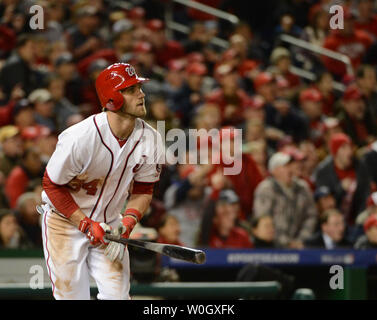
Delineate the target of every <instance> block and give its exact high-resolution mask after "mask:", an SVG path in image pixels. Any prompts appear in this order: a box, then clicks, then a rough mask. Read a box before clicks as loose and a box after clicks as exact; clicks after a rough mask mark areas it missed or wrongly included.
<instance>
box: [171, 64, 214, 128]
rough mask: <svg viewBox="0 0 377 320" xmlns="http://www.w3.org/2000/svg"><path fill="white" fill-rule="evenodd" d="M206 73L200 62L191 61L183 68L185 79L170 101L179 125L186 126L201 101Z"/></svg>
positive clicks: (205, 68)
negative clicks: (179, 122)
mask: <svg viewBox="0 0 377 320" xmlns="http://www.w3.org/2000/svg"><path fill="white" fill-rule="evenodd" d="M206 74H207V67H206V66H205V65H204V64H202V63H200V62H192V63H190V64H188V65H187V66H186V68H185V81H184V84H183V86H182V87H181V88H180V89H179V91H177V92H176V93H175V94H174V95H173V97H172V101H171V107H172V111H173V112H174V113H175V114H176V116H177V117H178V118H179V119H180V121H181V125H182V126H183V127H184V128H187V127H188V126H189V125H190V124H191V121H192V119H193V117H194V115H195V113H196V111H197V108H198V107H199V105H200V104H201V103H203V92H202V84H203V79H204V76H205V75H206Z"/></svg>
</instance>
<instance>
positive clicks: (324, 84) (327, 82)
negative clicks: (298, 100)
mask: <svg viewBox="0 0 377 320" xmlns="http://www.w3.org/2000/svg"><path fill="white" fill-rule="evenodd" d="M333 85H334V79H333V77H332V75H331V73H325V74H324V75H322V77H321V79H320V81H319V82H318V89H319V90H320V91H321V93H322V94H324V95H326V94H328V93H330V92H332V91H333Z"/></svg>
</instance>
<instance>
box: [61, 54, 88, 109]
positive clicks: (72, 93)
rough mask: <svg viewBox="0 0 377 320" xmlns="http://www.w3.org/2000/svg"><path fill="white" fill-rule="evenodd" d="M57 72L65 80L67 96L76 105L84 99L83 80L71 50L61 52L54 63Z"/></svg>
mask: <svg viewBox="0 0 377 320" xmlns="http://www.w3.org/2000/svg"><path fill="white" fill-rule="evenodd" d="M54 66H55V72H56V74H57V75H58V76H59V77H60V78H62V79H63V80H64V82H65V91H64V92H65V96H66V98H67V99H68V100H69V101H70V102H71V103H73V104H74V105H79V104H80V103H82V102H83V101H84V99H83V97H82V87H83V80H82V78H81V76H80V75H79V73H78V72H77V67H76V64H75V63H74V61H73V56H72V54H70V53H69V52H64V53H62V54H60V55H59V56H58V57H57V58H56V60H55V63H54Z"/></svg>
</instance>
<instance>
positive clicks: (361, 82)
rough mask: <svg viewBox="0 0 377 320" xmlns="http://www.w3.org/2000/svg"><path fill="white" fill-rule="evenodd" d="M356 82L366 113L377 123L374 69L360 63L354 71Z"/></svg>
mask: <svg viewBox="0 0 377 320" xmlns="http://www.w3.org/2000/svg"><path fill="white" fill-rule="evenodd" d="M356 84H357V86H358V88H359V89H360V91H361V93H362V95H363V100H364V102H365V105H366V109H367V114H369V115H370V117H371V119H374V120H375V121H374V124H375V125H376V124H377V80H376V70H375V68H374V67H373V66H372V65H367V64H364V65H361V66H360V67H359V68H358V69H357V72H356Z"/></svg>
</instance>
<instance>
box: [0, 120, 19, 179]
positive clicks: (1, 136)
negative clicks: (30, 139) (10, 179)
mask: <svg viewBox="0 0 377 320" xmlns="http://www.w3.org/2000/svg"><path fill="white" fill-rule="evenodd" d="M0 146H1V151H0V172H2V173H3V174H4V175H5V177H7V176H8V175H9V173H10V172H11V171H12V169H13V168H14V167H15V166H16V165H17V164H18V161H19V160H20V158H21V156H22V154H23V143H22V139H21V137H20V130H19V129H18V128H17V127H16V126H12V125H8V126H5V127H2V128H0Z"/></svg>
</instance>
